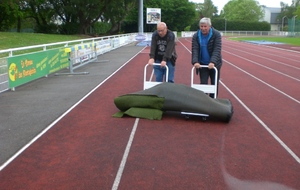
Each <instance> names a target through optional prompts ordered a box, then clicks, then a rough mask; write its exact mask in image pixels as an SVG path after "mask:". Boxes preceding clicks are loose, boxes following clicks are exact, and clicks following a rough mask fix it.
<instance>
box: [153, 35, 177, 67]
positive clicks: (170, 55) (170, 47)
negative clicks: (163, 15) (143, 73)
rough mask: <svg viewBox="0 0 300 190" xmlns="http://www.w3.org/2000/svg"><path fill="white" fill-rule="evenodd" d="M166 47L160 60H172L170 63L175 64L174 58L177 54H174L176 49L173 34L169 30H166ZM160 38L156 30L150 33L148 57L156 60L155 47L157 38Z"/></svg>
mask: <svg viewBox="0 0 300 190" xmlns="http://www.w3.org/2000/svg"><path fill="white" fill-rule="evenodd" d="M166 36H167V49H166V51H165V54H164V56H163V58H162V60H160V61H172V64H173V65H175V62H176V59H177V54H176V49H175V45H176V44H175V34H174V33H173V32H172V31H171V30H168V32H167V34H166ZM159 39H161V37H160V36H159V35H158V32H157V31H155V32H153V34H152V39H151V49H150V54H149V56H150V58H153V59H154V60H157V59H158V58H157V55H156V48H157V40H159Z"/></svg>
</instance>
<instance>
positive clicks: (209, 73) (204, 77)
mask: <svg viewBox="0 0 300 190" xmlns="http://www.w3.org/2000/svg"><path fill="white" fill-rule="evenodd" d="M217 70H218V77H217V81H215V74H216V73H215V70H214V69H208V68H200V69H199V75H200V84H208V79H209V78H210V84H212V85H215V84H216V82H217V96H216V97H218V91H219V79H220V71H221V68H218V67H217ZM209 96H210V97H211V98H214V94H209Z"/></svg>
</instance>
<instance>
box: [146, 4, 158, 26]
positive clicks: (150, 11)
mask: <svg viewBox="0 0 300 190" xmlns="http://www.w3.org/2000/svg"><path fill="white" fill-rule="evenodd" d="M160 21H161V9H160V8H147V24H157V23H159V22H160Z"/></svg>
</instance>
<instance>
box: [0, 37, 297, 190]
mask: <svg viewBox="0 0 300 190" xmlns="http://www.w3.org/2000/svg"><path fill="white" fill-rule="evenodd" d="M185 43H186V42H185ZM185 43H184V44H185ZM177 44H178V46H177V47H178V48H179V49H180V51H179V57H181V58H179V59H180V60H181V61H178V63H179V64H178V65H177V68H176V72H177V74H176V77H175V80H176V81H178V83H180V82H181V81H185V82H184V83H187V84H189V80H190V77H189V76H190V69H191V68H190V63H189V62H190V54H189V53H188V52H187V51H186V50H185V48H183V47H182V46H181V45H182V44H181V43H177ZM189 46H190V44H187V45H186V47H189ZM145 52H147V49H146V50H145ZM227 59H228V60H230V59H229V58H227ZM147 60H148V55H147V53H141V54H140V55H138V56H137V57H136V58H134V59H133V60H132V61H130V62H129V63H128V64H127V65H125V66H124V67H123V68H122V69H121V70H120V71H119V72H117V74H116V75H114V76H113V77H111V78H110V79H109V80H108V81H106V82H105V83H104V84H103V85H101V86H100V87H99V88H98V89H96V90H95V92H94V93H92V94H91V95H90V96H89V97H87V98H86V99H85V100H84V101H83V102H81V103H80V104H79V105H78V106H77V107H76V108H75V109H74V110H73V111H72V112H70V113H69V114H68V115H67V116H65V117H64V118H63V119H62V120H61V121H60V122H58V123H57V124H56V125H55V126H54V127H53V128H52V129H51V130H49V131H48V132H47V133H46V135H44V136H42V137H41V138H40V139H39V140H38V141H36V143H34V144H33V145H32V146H31V147H29V148H28V149H27V150H26V151H25V152H24V153H23V154H21V155H20V156H19V157H18V158H17V159H16V160H14V161H13V162H12V163H11V164H10V165H8V166H7V167H6V168H5V169H4V170H3V171H1V173H0V186H1V187H11V188H13V189H24V188H27V189H41V188H42V187H43V188H44V189H57V188H60V189H74V188H75V189H99V188H100V189H111V188H112V185H113V182H114V179H115V177H116V174H117V170H118V167H119V165H120V163H121V159H122V155H123V152H124V150H125V147H126V144H127V141H128V139H129V136H130V134H131V130H132V128H133V125H134V123H135V121H136V120H135V119H134V118H126V117H125V118H122V119H117V118H112V117H111V115H112V114H113V113H115V112H116V111H117V109H116V108H115V106H114V105H113V98H114V97H116V96H118V95H121V94H126V93H129V92H134V91H137V90H141V89H142V75H143V72H142V71H143V67H144V63H146V62H147ZM180 63H181V64H180ZM230 71H233V72H235V73H230ZM180 72H182V73H180ZM227 72H229V74H228V75H226V74H225V73H227ZM178 73H180V74H178ZM222 73H223V76H222V78H224V80H225V79H228V80H229V81H231V82H232V83H233V84H235V83H237V82H236V80H237V79H236V75H237V74H239V75H241V76H243V77H245V76H246V75H244V74H243V72H240V71H239V70H234V69H232V67H229V65H226V64H224V67H223V68H222ZM222 73H221V74H222ZM231 74H235V75H231ZM231 82H226V83H225V85H226V87H229V88H230V89H231V90H232V91H233V92H234V93H236V94H238V96H239V97H241V99H242V100H243V98H244V97H247V96H248V97H249V96H251V94H247V93H246V92H243V91H241V90H240V87H241V86H244V85H245V84H246V83H245V81H244V80H239V81H238V82H239V83H240V86H237V87H236V88H233V87H234V86H231V85H232V84H231ZM253 88H256V86H253ZM258 88H259V89H255V90H260V91H261V92H263V91H264V89H265V87H260V86H258ZM240 91H241V92H240ZM237 92H238V93H237ZM220 96H221V97H224V98H229V99H231V101H232V103H233V105H234V109H235V113H234V116H233V118H232V120H231V122H230V123H229V124H224V123H219V122H214V121H208V122H205V123H203V122H201V121H200V119H199V118H191V119H190V120H188V121H185V120H184V119H183V117H181V116H180V115H177V114H172V113H166V114H165V115H164V117H163V119H162V121H151V120H142V119H141V120H139V122H138V127H137V130H136V133H135V135H134V140H133V144H132V145H131V148H130V152H129V155H128V158H127V161H126V165H125V168H124V172H123V174H122V177H121V179H120V184H119V186H118V189H227V188H226V186H228V187H230V186H232V182H235V184H236V185H235V186H234V187H237V185H238V183H242V184H245V180H248V181H247V184H248V185H249V184H250V185H251V186H252V187H254V186H255V185H258V183H255V181H262V182H265V183H267V184H268V185H270V184H272V182H273V183H274V182H276V183H279V184H273V185H280V184H285V185H287V186H289V187H292V188H295V189H299V187H300V184H299V180H298V177H299V176H298V174H299V172H300V169H299V163H296V162H295V160H294V159H293V158H292V157H291V156H290V155H289V154H288V153H287V151H286V150H284V149H283V148H282V146H281V145H280V144H279V143H278V142H277V141H276V140H275V139H274V138H273V137H272V136H271V135H270V134H269V133H268V132H267V131H266V130H265V129H264V128H263V127H262V125H261V123H259V122H258V121H257V119H255V118H254V117H253V116H252V115H251V114H250V113H249V112H248V111H247V110H246V109H245V107H244V106H243V105H242V104H241V103H240V102H238V101H237V99H235V98H234V97H233V95H232V94H231V93H230V92H229V91H228V89H226V88H224V86H222V85H220ZM246 103H247V102H246ZM256 106H258V107H259V105H257V104H256ZM262 111H263V110H262ZM275 119H276V118H275ZM274 122H276V121H274ZM295 130H296V129H295ZM237 182H238V183H237ZM11 188H9V189H11ZM232 189H233V188H232ZM256 189H257V188H256Z"/></svg>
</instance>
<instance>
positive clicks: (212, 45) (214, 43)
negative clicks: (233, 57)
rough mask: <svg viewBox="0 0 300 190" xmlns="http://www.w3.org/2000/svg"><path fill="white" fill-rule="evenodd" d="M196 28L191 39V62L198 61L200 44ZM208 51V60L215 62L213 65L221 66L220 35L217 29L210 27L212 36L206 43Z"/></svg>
mask: <svg viewBox="0 0 300 190" xmlns="http://www.w3.org/2000/svg"><path fill="white" fill-rule="evenodd" d="M198 32H201V31H200V30H198V31H197V32H196V33H195V34H194V35H193V39H192V64H193V65H194V64H195V63H200V51H201V46H200V42H199V37H198ZM207 49H208V53H209V55H210V62H212V63H214V64H215V67H217V68H220V67H221V66H222V54H221V49H222V36H221V34H220V32H219V31H217V30H216V29H214V28H213V27H212V36H211V37H210V39H209V40H208V43H207Z"/></svg>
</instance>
